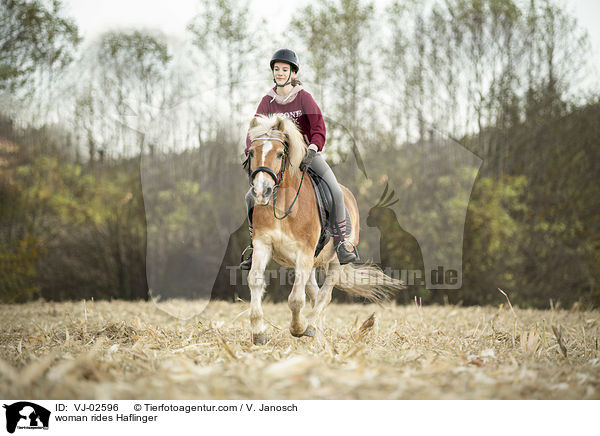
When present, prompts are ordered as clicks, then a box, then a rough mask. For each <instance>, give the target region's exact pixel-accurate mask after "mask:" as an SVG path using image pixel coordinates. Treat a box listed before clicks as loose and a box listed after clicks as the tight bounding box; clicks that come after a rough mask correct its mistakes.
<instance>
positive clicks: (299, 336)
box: [290, 329, 304, 338]
mask: <svg viewBox="0 0 600 436" xmlns="http://www.w3.org/2000/svg"><path fill="white" fill-rule="evenodd" d="M290 334H291V335H292V336H293V337H295V338H301V337H302V336H304V333H299V334H298V333H294V332H293V331H292V330H291V329H290Z"/></svg>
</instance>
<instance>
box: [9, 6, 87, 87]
mask: <svg viewBox="0 0 600 436" xmlns="http://www.w3.org/2000/svg"><path fill="white" fill-rule="evenodd" d="M61 9H62V4H61V1H60V0H52V1H41V0H33V1H27V0H2V2H0V90H8V91H14V90H15V89H17V88H19V87H22V86H23V85H25V83H26V82H27V81H28V80H29V79H30V78H31V76H32V75H33V74H34V73H35V72H36V71H39V69H40V68H42V67H46V68H49V69H54V68H60V67H63V66H65V65H66V64H68V63H69V62H71V60H72V58H73V52H74V49H75V48H76V47H77V45H78V44H79V42H80V40H81V38H80V36H79V31H78V28H77V26H76V24H75V22H74V21H73V20H72V19H70V18H65V17H63V16H61V13H62V11H61Z"/></svg>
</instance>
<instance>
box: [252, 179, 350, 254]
mask: <svg viewBox="0 0 600 436" xmlns="http://www.w3.org/2000/svg"><path fill="white" fill-rule="evenodd" d="M306 174H307V175H308V176H309V178H310V181H311V183H312V186H313V189H314V191H315V199H316V200H317V209H318V211H319V221H320V223H321V234H320V235H319V241H318V242H317V248H316V249H315V257H317V256H318V255H319V253H321V251H322V250H323V247H325V245H326V244H327V242H328V241H329V238H331V237H332V236H333V231H334V230H333V226H334V225H335V224H336V223H335V222H334V220H333V217H334V215H335V205H334V203H333V195H332V194H331V189H330V188H329V185H328V184H327V182H326V181H325V180H323V179H322V178H321V176H319V175H318V174H317V173H315V172H314V171H313V170H312V169H311V168H308V170H307V171H306ZM253 211H254V205H250V206H249V211H248V218H249V219H250V224H252V215H253ZM345 212H346V234H345V235H344V237H345V238H348V237H349V236H350V234H351V233H352V219H351V218H350V213H349V212H348V208H347V207H346V208H345Z"/></svg>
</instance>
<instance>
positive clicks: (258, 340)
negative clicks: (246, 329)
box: [252, 333, 269, 345]
mask: <svg viewBox="0 0 600 436" xmlns="http://www.w3.org/2000/svg"><path fill="white" fill-rule="evenodd" d="M268 340H269V337H268V336H267V334H266V333H253V334H252V343H253V344H254V345H265V344H266V343H267V341H268Z"/></svg>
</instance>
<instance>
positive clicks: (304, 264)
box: [288, 253, 314, 337]
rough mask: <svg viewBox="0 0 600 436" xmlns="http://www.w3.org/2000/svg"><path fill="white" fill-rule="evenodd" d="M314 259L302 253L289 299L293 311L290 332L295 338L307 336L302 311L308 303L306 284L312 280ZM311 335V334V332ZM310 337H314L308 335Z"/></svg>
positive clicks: (297, 263)
mask: <svg viewBox="0 0 600 436" xmlns="http://www.w3.org/2000/svg"><path fill="white" fill-rule="evenodd" d="M313 263H314V260H313V257H312V255H311V254H310V253H309V255H306V254H305V253H301V254H300V255H299V256H298V259H297V260H296V270H295V272H296V277H295V279H294V286H293V287H292V292H291V293H290V296H289V297H288V305H289V307H290V310H291V311H292V323H291V325H290V332H291V333H292V335H293V336H296V337H299V336H303V335H305V334H306V333H307V332H306V326H307V324H306V320H305V319H304V317H303V316H302V309H303V308H304V304H305V301H306V283H307V282H308V281H309V279H310V275H311V271H312V269H313ZM309 333H310V332H309ZM308 336H314V334H313V335H308Z"/></svg>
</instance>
